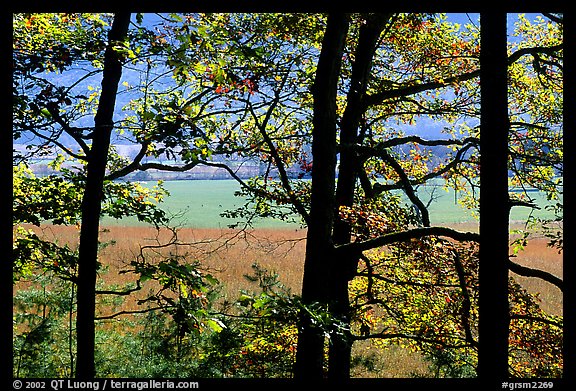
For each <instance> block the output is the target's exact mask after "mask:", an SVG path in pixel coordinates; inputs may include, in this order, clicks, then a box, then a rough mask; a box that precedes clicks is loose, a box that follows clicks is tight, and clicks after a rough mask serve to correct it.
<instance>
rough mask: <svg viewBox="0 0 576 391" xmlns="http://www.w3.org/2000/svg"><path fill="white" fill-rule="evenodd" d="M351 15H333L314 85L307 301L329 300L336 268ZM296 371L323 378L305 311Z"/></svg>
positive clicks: (318, 343)
mask: <svg viewBox="0 0 576 391" xmlns="http://www.w3.org/2000/svg"><path fill="white" fill-rule="evenodd" d="M348 26H349V20H348V16H347V15H345V14H330V15H329V16H328V20H327V25H326V31H325V33H324V38H323V41H322V50H321V52H320V58H319V60H318V66H317V70H316V77H315V80H314V85H313V87H312V88H313V91H312V93H313V97H314V118H313V129H312V135H313V141H312V154H313V159H314V162H313V164H314V165H313V169H312V190H311V191H312V194H311V203H310V222H309V225H308V233H307V243H306V258H305V262H304V277H303V281H302V301H303V303H304V304H305V305H311V304H315V303H319V304H320V305H322V306H324V307H325V305H326V304H327V297H328V285H327V281H328V279H329V277H328V273H329V270H330V269H331V268H334V267H335V265H334V264H333V262H334V259H333V257H332V255H333V252H334V246H333V243H332V227H333V222H334V207H335V198H334V189H335V180H336V173H335V171H336V95H337V86H338V78H339V75H340V67H341V63H342V54H343V49H344V43H345V40H346V35H347V33H348ZM299 323H300V324H299V328H298V349H297V351H296V363H295V367H294V376H295V378H297V379H321V378H322V377H323V368H324V333H323V331H322V329H320V328H319V327H317V325H315V324H314V322H313V319H312V318H311V317H310V316H309V315H308V314H307V312H306V311H302V313H301V316H300V322H299Z"/></svg>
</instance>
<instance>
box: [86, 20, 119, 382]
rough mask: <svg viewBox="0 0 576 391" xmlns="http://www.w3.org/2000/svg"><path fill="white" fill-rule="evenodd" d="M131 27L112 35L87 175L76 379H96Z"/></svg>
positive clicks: (114, 29)
mask: <svg viewBox="0 0 576 391" xmlns="http://www.w3.org/2000/svg"><path fill="white" fill-rule="evenodd" d="M129 23H130V14H129V13H119V14H116V15H115V17H114V22H113V23H112V27H111V30H110V33H109V35H108V47H107V48H106V52H105V54H104V72H103V76H102V93H101V95H100V102H99V104H98V110H97V112H96V116H95V118H94V137H93V140H92V148H91V150H90V156H89V161H88V167H87V174H86V188H85V190H84V196H83V198H82V227H81V231H80V247H79V263H78V313H77V318H76V334H77V364H76V377H78V378H82V379H88V378H93V377H94V376H95V363H94V350H95V341H94V336H95V335H94V334H95V333H94V331H95V323H94V317H95V310H96V272H97V258H98V231H99V225H100V212H101V209H102V205H101V202H102V194H103V183H104V175H105V172H106V163H107V161H108V148H109V146H110V135H111V132H112V128H113V126H114V125H113V115H114V109H115V106H116V94H117V92H118V84H119V82H120V77H121V75H122V64H121V61H120V55H119V53H118V52H117V51H116V50H114V46H115V43H116V42H118V41H124V40H125V39H126V36H127V32H128V25H129Z"/></svg>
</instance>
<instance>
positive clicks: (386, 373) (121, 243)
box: [42, 180, 563, 377]
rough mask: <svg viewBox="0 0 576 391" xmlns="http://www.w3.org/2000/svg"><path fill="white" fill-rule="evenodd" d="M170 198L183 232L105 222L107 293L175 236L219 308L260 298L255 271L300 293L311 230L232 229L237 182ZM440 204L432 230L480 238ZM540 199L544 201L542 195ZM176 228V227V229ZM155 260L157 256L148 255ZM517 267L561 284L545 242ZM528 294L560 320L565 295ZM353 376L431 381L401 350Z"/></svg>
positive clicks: (68, 233)
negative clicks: (144, 255)
mask: <svg viewBox="0 0 576 391" xmlns="http://www.w3.org/2000/svg"><path fill="white" fill-rule="evenodd" d="M165 187H166V189H167V190H168V191H169V192H170V193H171V195H170V196H169V197H167V198H166V200H165V202H164V203H163V205H162V207H163V208H164V209H166V210H168V212H169V213H171V214H174V215H177V216H178V217H177V218H176V219H175V220H176V222H177V225H178V226H179V228H178V229H177V230H176V231H171V230H168V229H165V228H162V229H160V230H156V229H155V228H153V227H150V226H145V225H143V224H140V223H138V222H136V221H134V220H130V219H124V220H113V219H104V220H103V221H102V224H101V231H102V233H101V238H100V240H101V242H102V243H108V245H107V246H105V247H104V248H103V249H102V251H101V254H100V262H101V263H102V265H103V266H104V269H103V271H102V273H101V274H100V279H101V281H100V283H101V284H102V286H107V287H111V286H117V287H122V286H125V285H126V284H129V283H133V282H134V281H135V275H134V274H131V273H124V274H119V272H121V271H123V270H128V269H130V262H131V261H133V260H134V259H135V258H136V257H137V255H138V254H139V253H140V251H141V247H142V246H154V245H161V244H165V243H168V242H169V241H170V240H172V239H174V236H173V235H174V232H176V233H177V238H178V241H179V243H180V245H179V246H177V247H175V248H173V251H178V254H179V255H187V256H188V257H189V259H191V260H196V261H198V262H199V264H200V268H201V269H202V270H204V271H205V272H207V273H211V274H212V275H214V276H215V277H216V278H217V279H218V280H219V281H220V282H221V283H222V291H221V294H222V298H221V300H228V301H234V300H235V299H236V298H238V296H239V294H240V291H241V290H249V291H257V290H258V287H257V286H256V285H255V284H254V283H253V282H250V281H249V280H248V279H246V278H244V277H243V276H245V275H251V274H252V273H253V269H252V265H253V264H258V265H260V266H261V267H263V268H265V269H267V270H269V271H272V272H275V273H277V274H278V276H279V280H280V282H281V283H282V284H283V285H285V286H286V287H288V288H290V290H291V291H292V292H293V293H296V294H297V293H299V292H300V288H301V282H302V274H303V263H304V256H305V244H306V240H305V238H306V230H305V229H302V228H300V227H299V226H298V224H287V223H284V222H281V221H264V220H261V221H257V222H256V224H255V226H254V228H253V229H249V230H232V229H229V228H227V226H228V225H229V224H231V223H234V222H235V221H234V220H230V219H225V218H223V217H221V216H220V213H222V212H223V211H225V210H226V209H234V208H238V207H240V206H241V205H242V204H243V201H244V200H243V199H241V198H239V197H234V196H233V193H234V191H235V190H237V189H238V185H237V183H236V182H234V181H226V180H221V181H201V180H200V181H171V182H165ZM435 195H436V196H438V198H437V199H436V201H434V203H432V204H431V207H430V211H431V217H432V223H433V224H443V225H447V226H450V227H453V228H455V229H458V230H462V231H477V230H478V223H477V220H474V218H473V217H472V216H471V214H470V213H469V212H468V211H465V210H463V209H462V208H461V207H460V206H458V205H455V202H454V201H455V195H454V193H450V192H446V191H444V190H442V189H437V190H436V194H435ZM536 196H539V195H538V194H536ZM515 213H516V214H513V215H512V218H511V220H513V221H515V220H523V219H525V217H526V215H525V213H526V211H523V210H518V211H515ZM173 222H174V221H173ZM522 227H523V225H522V223H521V222H518V221H516V222H512V224H511V229H519V228H522ZM42 235H43V236H44V237H46V238H49V239H53V240H56V241H58V242H59V243H67V244H69V245H71V246H72V247H75V246H77V244H78V228H77V227H75V226H51V225H47V226H44V227H43V228H42ZM148 255H149V256H150V257H153V252H150V253H149V254H148ZM516 262H518V263H520V264H522V265H525V266H530V267H535V268H539V269H542V270H546V271H548V272H550V273H553V274H555V275H557V276H559V277H562V255H561V254H558V253H557V251H555V250H554V249H551V248H549V247H548V246H547V244H546V240H545V239H543V238H536V239H534V240H532V241H530V242H529V244H528V246H526V248H525V249H524V251H521V252H520V253H519V254H518V257H517V258H516ZM513 276H514V275H513ZM514 277H515V278H516V279H517V280H518V281H519V282H520V284H521V285H522V286H524V287H525V288H526V289H527V290H528V291H530V292H531V293H534V294H538V295H539V298H540V300H541V304H542V306H543V308H544V309H545V310H546V311H548V312H550V313H552V314H555V315H561V314H562V305H563V302H562V294H561V292H560V291H559V290H558V289H557V288H556V287H554V286H551V285H550V284H548V283H546V282H543V281H540V280H538V279H534V278H525V277H519V276H514ZM147 289H149V287H147V286H146V285H145V289H142V291H140V292H136V293H135V294H133V295H131V296H130V297H129V298H128V299H127V300H125V301H124V302H122V303H120V304H118V305H117V306H115V307H114V308H111V307H110V305H101V306H99V307H98V311H99V315H100V316H105V315H109V314H110V313H112V312H117V311H128V310H131V309H135V308H136V307H137V305H136V300H137V299H138V298H141V297H142V295H143V294H144V293H145V292H146V291H147ZM354 360H355V363H356V364H358V365H356V366H354V369H353V375H354V376H356V377H411V376H415V375H416V376H431V373H430V372H429V367H428V363H427V362H426V361H425V360H424V358H423V357H422V356H421V355H419V354H416V353H412V352H410V351H408V350H405V349H401V348H398V347H390V348H387V349H386V350H379V351H378V352H375V351H374V349H372V348H371V347H370V346H369V344H368V343H365V342H359V343H356V344H355V345H354Z"/></svg>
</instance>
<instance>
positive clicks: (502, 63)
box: [478, 12, 510, 383]
mask: <svg viewBox="0 0 576 391" xmlns="http://www.w3.org/2000/svg"><path fill="white" fill-rule="evenodd" d="M480 22H481V54H480V80H481V105H482V106H481V108H482V113H481V114H482V115H481V122H480V130H481V136H480V151H481V158H480V185H481V186H480V269H479V289H480V290H479V295H480V296H479V349H478V376H479V377H480V378H483V379H490V380H491V381H495V382H497V383H498V382H500V381H501V380H502V379H505V378H507V377H508V334H509V324H510V321H509V317H510V314H509V308H508V266H507V265H508V216H509V205H508V168H507V162H508V128H509V120H508V96H507V91H508V83H507V54H506V13H503V12H490V13H488V12H486V13H482V14H481V15H480Z"/></svg>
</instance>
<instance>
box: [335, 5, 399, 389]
mask: <svg viewBox="0 0 576 391" xmlns="http://www.w3.org/2000/svg"><path fill="white" fill-rule="evenodd" d="M389 18H390V15H389V14H374V15H371V16H370V17H369V18H368V20H367V21H366V24H364V25H362V27H360V32H359V37H358V44H357V46H356V52H355V55H354V64H353V66H352V75H351V83H350V89H349V91H348V95H347V103H346V109H345V111H344V114H343V116H342V122H341V127H340V144H341V145H342V146H343V148H341V151H340V166H339V171H338V185H337V187H336V210H335V212H336V216H335V223H334V232H333V241H334V244H336V245H340V244H345V243H349V242H350V240H351V233H352V229H351V226H350V224H349V223H348V222H346V221H344V220H342V219H340V218H339V216H338V210H339V208H340V207H341V206H348V207H350V206H352V205H353V203H354V192H355V187H356V180H357V177H358V164H359V161H358V156H357V153H356V151H355V150H354V148H353V147H354V146H356V145H357V143H358V140H357V139H358V128H359V126H360V121H361V118H362V114H363V112H364V110H363V104H362V103H363V98H364V96H365V94H366V88H367V85H368V81H369V78H370V70H371V69H372V59H373V57H374V52H375V50H376V46H377V44H378V39H379V38H380V35H381V33H382V31H383V30H384V27H385V26H386V25H387V23H388V20H389ZM336 261H337V265H336V267H334V268H333V276H332V279H331V280H330V298H329V302H330V313H331V314H332V315H333V316H334V317H336V318H337V319H338V320H339V321H340V322H342V325H344V327H343V328H341V327H339V328H337V329H336V330H334V332H333V333H332V335H331V338H330V341H331V344H330V351H329V366H328V368H329V369H328V377H329V378H332V379H347V378H350V359H351V355H352V343H353V340H352V336H351V333H350V332H349V326H350V316H349V315H350V299H349V294H348V282H349V281H350V280H351V279H353V278H354V275H355V273H356V268H357V265H358V257H357V256H356V255H351V256H349V257H342V258H338V259H336Z"/></svg>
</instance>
